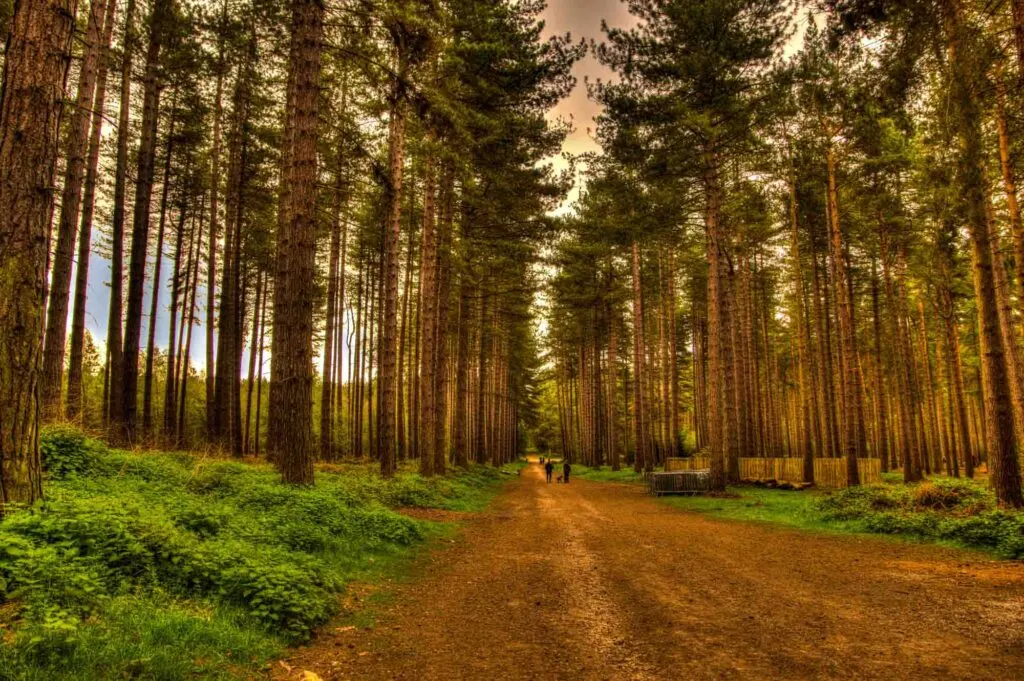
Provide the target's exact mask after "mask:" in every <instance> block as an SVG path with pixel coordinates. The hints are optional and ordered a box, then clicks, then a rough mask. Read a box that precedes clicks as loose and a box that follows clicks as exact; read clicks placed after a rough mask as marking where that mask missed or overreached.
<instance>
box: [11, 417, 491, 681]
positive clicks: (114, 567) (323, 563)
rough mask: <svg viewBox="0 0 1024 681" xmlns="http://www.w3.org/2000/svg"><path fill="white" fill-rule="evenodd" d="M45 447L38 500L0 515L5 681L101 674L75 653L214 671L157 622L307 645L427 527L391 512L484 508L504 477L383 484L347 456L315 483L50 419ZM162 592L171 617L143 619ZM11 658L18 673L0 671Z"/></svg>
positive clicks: (481, 473)
mask: <svg viewBox="0 0 1024 681" xmlns="http://www.w3.org/2000/svg"><path fill="white" fill-rule="evenodd" d="M41 442H42V446H43V451H44V457H45V467H46V472H47V475H48V477H49V481H48V483H47V498H46V500H45V501H44V502H41V503H40V504H38V505H36V506H35V507H33V508H32V509H29V510H27V511H25V512H21V513H17V514H13V515H11V516H9V517H8V518H6V519H5V520H4V521H3V522H2V523H0V604H7V607H5V608H3V609H2V611H0V634H2V633H3V630H4V629H6V630H7V631H8V632H11V631H13V632H14V634H13V636H10V635H8V636H7V638H8V643H9V644H10V645H8V646H4V650H3V651H0V681H3V680H4V679H6V678H39V679H44V678H53V677H54V676H69V677H74V678H95V676H90V675H89V674H88V673H87V672H83V673H82V674H81V675H79V676H75V675H74V674H70V673H68V674H65V672H67V671H68V670H69V669H70V667H69V666H68V665H69V664H71V661H76V660H77V661H78V662H79V663H80V664H81V666H82V669H91V668H98V667H95V666H90V665H96V664H99V662H98V661H97V660H99V659H101V658H102V659H107V658H110V659H114V658H116V661H115V662H111V661H110V659H107V662H106V663H107V664H110V665H112V666H111V667H109V668H110V669H121V670H122V673H121V675H122V676H125V677H126V678H129V677H130V678H136V677H139V676H145V677H146V678H182V676H183V675H198V676H201V677H202V678H208V677H209V678H217V676H218V674H219V673H220V672H219V671H217V669H218V667H217V664H221V666H223V664H226V662H224V661H223V660H222V661H221V662H219V663H216V662H215V663H213V667H211V668H206V667H203V669H201V670H200V669H197V668H196V665H195V663H194V661H195V659H197V658H196V653H194V651H193V650H191V649H190V648H189V644H188V643H187V641H185V640H178V639H175V638H173V637H166V640H165V638H164V637H161V636H159V635H157V631H156V629H155V627H165V628H166V631H170V630H181V631H189V632H191V633H193V634H195V635H197V636H208V635H209V636H210V637H211V638H210V640H216V639H217V637H218V636H221V635H222V634H223V635H224V636H226V637H227V638H230V639H237V638H238V637H240V636H241V637H243V638H245V637H249V638H250V639H253V640H258V641H260V642H261V643H260V644H259V645H261V646H263V648H265V649H266V648H273V645H277V644H273V645H271V644H268V643H267V641H278V642H286V643H291V642H296V641H302V640H304V639H306V638H308V637H309V636H310V634H311V633H312V632H313V630H314V629H315V628H316V627H317V626H318V625H320V624H322V623H323V622H325V621H326V620H327V619H328V618H329V617H330V616H331V614H332V613H333V612H334V611H335V609H336V608H337V605H338V602H339V599H338V594H339V592H341V591H342V590H343V589H344V587H345V584H346V583H347V582H348V581H350V580H351V579H352V578H354V577H356V576H359V577H360V578H366V577H367V576H368V575H369V574H370V573H372V572H374V571H379V570H380V569H381V568H382V567H386V565H387V564H388V563H389V560H390V559H391V558H392V557H395V556H401V555H403V552H405V553H407V552H408V550H409V547H412V546H414V545H416V544H417V543H419V542H421V541H422V540H424V539H425V538H426V537H427V536H429V535H430V534H431V532H432V531H433V530H432V529H431V527H432V525H431V524H430V523H427V522H425V521H420V520H414V519H412V518H409V517H406V516H403V515H400V514H398V513H395V512H394V511H393V510H392V509H393V508H397V507H405V506H418V507H435V508H450V509H458V508H471V507H476V506H480V505H482V504H484V503H486V501H487V500H488V499H489V497H490V495H491V494H492V491H493V490H494V489H495V487H496V484H497V483H498V482H499V481H501V480H503V479H507V477H506V475H504V474H503V473H502V472H500V471H495V470H491V469H489V468H484V467H474V468H473V469H472V470H470V471H467V472H458V473H455V474H453V475H451V476H446V477H437V478H423V477H421V476H419V475H418V474H416V473H412V472H409V471H402V472H400V473H399V475H397V476H396V477H395V479H393V480H390V481H388V480H382V479H380V477H379V476H378V475H377V474H376V472H375V471H372V470H371V469H370V467H367V466H347V467H345V468H344V469H343V470H341V471H340V472H328V473H321V474H320V475H319V476H318V484H317V485H316V486H315V487H292V486H288V485H284V484H282V483H280V482H279V480H278V476H277V474H276V473H275V472H274V471H273V469H272V468H270V467H269V466H266V465H251V464H243V463H240V462H231V461H208V460H203V459H197V458H196V457H193V456H189V455H184V454H134V453H130V452H121V451H111V450H107V449H106V448H105V447H104V446H103V445H102V444H101V443H99V442H97V441H95V440H91V439H89V438H88V437H86V436H85V435H83V434H82V433H81V432H79V431H76V430H75V429H73V428H70V427H67V426H59V427H51V428H47V429H45V430H44V432H43V433H42V437H41ZM156 602H166V603H168V604H170V605H169V607H171V608H172V609H173V615H171V614H166V613H163V612H161V615H160V616H159V617H157V618H156V619H155V620H154V621H153V622H150V621H149V620H143V619H141V615H139V613H149V614H152V613H153V612H155V607H154V603H156ZM133 609H134V610H133ZM192 611H195V612H192ZM211 612H215V613H218V614H217V615H216V618H215V619H216V622H215V623H211V622H213V620H211V619H210V618H211V615H210V613H211ZM3 618H6V620H5V619H3ZM130 620H134V621H135V624H133V625H129V624H128V622H129V621H130ZM214 624H215V626H214ZM134 626H138V627H141V631H138V632H133V631H132V627H134ZM211 627H213V629H216V630H217V631H213V630H212V629H211ZM257 631H258V632H259V633H256V632H257ZM224 632H227V633H224ZM122 635H123V636H129V637H131V641H130V642H126V643H125V645H126V646H128V648H130V649H137V652H138V655H139V657H138V658H137V659H122V657H121V655H120V653H117V652H116V650H114V647H112V646H110V645H108V642H106V641H105V639H104V637H112V636H122ZM86 642H89V645H91V646H93V647H94V648H95V647H97V646H98V648H99V649H100V650H101V651H104V652H102V653H96V654H94V653H93V652H90V651H88V650H85V649H83V648H82V646H83V645H85V643H86ZM211 656H212V657H214V658H215V657H216V655H214V654H212V653H211ZM261 659H262V658H261ZM189 660H191V661H192V662H189ZM186 662H188V664H186ZM245 663H246V664H250V663H251V662H249V661H246V662H245ZM10 665H14V668H16V669H19V670H20V671H19V672H18V673H16V674H15V673H13V672H11V673H10V674H8V672H7V671H6V670H7V669H10V668H11V667H10ZM200 666H202V665H200ZM183 669H187V671H186V672H185V673H184V674H181V673H179V672H182V670H183ZM211 669H212V670H213V671H211ZM61 670H63V671H61ZM161 670H163V671H161ZM167 670H173V673H172V672H168V671H167ZM58 672H60V673H58ZM164 672H167V674H168V675H166V676H163V675H162V674H163V673H164ZM175 674H177V675H175Z"/></svg>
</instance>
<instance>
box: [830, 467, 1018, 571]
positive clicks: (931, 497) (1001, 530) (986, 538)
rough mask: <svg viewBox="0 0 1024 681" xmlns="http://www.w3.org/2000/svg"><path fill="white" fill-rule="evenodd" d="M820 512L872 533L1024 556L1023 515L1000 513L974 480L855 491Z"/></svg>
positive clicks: (844, 492)
mask: <svg viewBox="0 0 1024 681" xmlns="http://www.w3.org/2000/svg"><path fill="white" fill-rule="evenodd" d="M818 510H819V511H820V512H821V513H822V514H823V515H824V517H825V518H826V519H828V520H839V521H851V522H854V523H858V524H859V525H860V526H861V527H863V529H865V530H867V531H869V532H876V533H880V534H892V535H905V536H911V537H916V538H921V539H932V540H943V541H950V542H953V543H955V544H958V545H961V546H968V547H973V548H981V549H987V550H991V551H994V552H995V553H997V554H998V555H1000V556H1004V557H1007V558H1020V557H1024V514H1022V513H1020V512H1011V511H1004V510H999V509H996V503H995V497H994V495H993V494H992V492H991V491H990V490H988V489H987V488H985V487H984V486H983V485H981V484H979V483H977V482H974V481H971V480H957V479H942V478H940V479H936V480H932V481H926V482H923V483H920V484H917V485H909V486H908V485H903V484H893V485H890V484H883V485H871V486H862V487H851V488H847V489H844V490H840V491H838V492H835V493H833V494H830V495H828V496H827V497H823V498H822V499H821V500H819V501H818Z"/></svg>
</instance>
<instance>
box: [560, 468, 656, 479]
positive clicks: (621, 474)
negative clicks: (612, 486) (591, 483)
mask: <svg viewBox="0 0 1024 681" xmlns="http://www.w3.org/2000/svg"><path fill="white" fill-rule="evenodd" d="M556 469H557V472H558V473H561V466H556ZM572 476H575V477H578V478H583V479H585V480H596V481H598V482H643V480H644V474H643V473H636V472H634V471H633V467H632V466H630V465H625V464H624V465H623V466H622V469H621V470H617V471H613V470H612V469H611V467H610V466H602V467H600V468H589V467H587V466H583V465H575V466H573V467H572V473H571V475H570V477H569V479H570V480H571V479H572Z"/></svg>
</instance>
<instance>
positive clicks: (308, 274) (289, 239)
mask: <svg viewBox="0 0 1024 681" xmlns="http://www.w3.org/2000/svg"><path fill="white" fill-rule="evenodd" d="M291 8H292V36H291V41H292V50H291V63H290V64H289V73H290V74H291V79H293V80H294V92H295V96H294V107H293V108H290V109H289V111H288V115H289V117H290V118H292V122H291V126H290V127H291V131H292V134H291V136H290V138H289V139H286V141H285V143H286V145H288V146H289V150H288V152H289V153H288V154H287V155H286V158H287V163H288V165H287V166H286V168H285V174H286V176H287V178H288V187H289V192H290V196H289V205H288V220H287V222H288V227H287V231H286V233H285V234H284V235H283V236H284V239H283V241H279V243H278V249H279V251H280V252H279V255H278V262H277V265H278V268H279V269H278V272H277V277H276V281H277V282H280V283H281V284H282V285H283V286H284V290H285V292H286V294H287V296H286V298H284V299H281V298H280V297H279V298H278V299H279V300H282V301H283V300H287V304H282V305H275V306H274V336H275V337H276V338H277V341H278V342H277V344H276V347H275V352H274V353H273V355H272V356H271V376H272V378H271V381H272V383H273V385H272V387H271V394H272V395H273V394H274V393H276V394H277V398H276V399H275V405H274V408H273V409H272V410H271V412H270V421H271V422H272V423H274V424H275V425H274V427H273V428H271V432H272V433H273V437H274V439H273V443H272V444H273V448H274V462H275V463H276V464H277V467H278V469H279V470H280V472H281V478H282V479H283V480H284V482H286V483H292V484H312V483H313V443H312V430H313V428H312V418H313V414H312V410H313V305H314V302H315V298H316V281H315V270H316V267H315V256H316V179H317V167H316V143H317V124H318V104H319V94H320V93H319V84H320V56H321V50H322V36H323V15H324V8H323V5H322V4H320V2H319V0H293V2H292V3H291ZM279 238H280V237H279ZM282 266H283V267H282Z"/></svg>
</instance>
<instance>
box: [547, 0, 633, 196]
mask: <svg viewBox="0 0 1024 681" xmlns="http://www.w3.org/2000/svg"><path fill="white" fill-rule="evenodd" d="M602 20H604V21H605V22H607V23H608V25H609V26H619V27H621V26H626V25H628V24H630V23H632V22H631V17H630V15H629V12H627V11H626V5H625V3H624V2H622V0H548V7H547V9H546V10H544V22H545V27H544V28H545V34H546V35H560V34H565V33H569V34H571V35H572V37H573V39H574V40H579V39H580V38H583V39H585V40H587V42H588V43H589V42H590V41H591V40H597V41H600V40H601V39H602V37H603V35H602V33H601V21H602ZM574 75H575V76H576V78H577V81H578V82H577V85H576V89H575V90H574V91H573V93H572V95H570V96H569V97H568V98H566V99H565V100H563V101H562V102H561V104H559V106H558V107H556V108H555V110H554V111H552V112H551V115H552V116H561V117H563V118H569V119H571V120H572V121H573V125H574V126H575V128H576V129H575V131H574V132H573V134H572V135H571V136H570V137H569V139H567V140H566V142H565V144H564V145H563V149H562V151H563V152H568V153H570V154H581V153H584V152H588V151H596V150H597V148H598V147H597V144H595V143H594V140H593V139H592V134H593V128H594V117H595V116H596V115H597V114H598V113H600V107H599V106H598V105H597V104H596V103H594V102H592V101H590V100H589V99H588V98H587V88H586V86H585V84H584V80H585V79H587V78H589V79H590V80H597V79H605V80H607V79H608V78H609V76H610V75H611V74H610V72H609V71H608V70H607V69H605V68H603V67H602V66H601V65H600V64H598V63H597V60H596V59H595V58H594V56H593V55H592V54H590V53H588V54H587V56H586V58H584V59H583V60H582V61H581V62H579V63H578V64H577V65H576V68H575V69H574ZM588 128H589V129H590V133H589V134H588ZM555 165H556V167H559V168H561V167H564V166H565V162H564V161H562V160H561V159H557V160H556V161H555ZM575 196H576V192H575V191H574V192H573V194H572V196H570V198H569V202H571V201H572V200H573V199H574V198H575ZM569 202H567V203H566V205H565V206H563V208H562V211H565V210H567V209H568V204H569Z"/></svg>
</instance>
